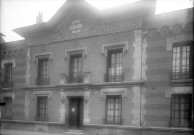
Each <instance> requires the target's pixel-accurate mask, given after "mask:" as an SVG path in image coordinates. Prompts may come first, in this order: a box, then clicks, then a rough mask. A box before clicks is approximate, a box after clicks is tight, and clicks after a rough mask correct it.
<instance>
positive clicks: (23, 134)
mask: <svg viewBox="0 0 194 135" xmlns="http://www.w3.org/2000/svg"><path fill="white" fill-rule="evenodd" d="M0 135H83V133H79V132H74V131H69V132H64V133H61V134H60V133H42V132H33V131H21V130H6V129H0Z"/></svg>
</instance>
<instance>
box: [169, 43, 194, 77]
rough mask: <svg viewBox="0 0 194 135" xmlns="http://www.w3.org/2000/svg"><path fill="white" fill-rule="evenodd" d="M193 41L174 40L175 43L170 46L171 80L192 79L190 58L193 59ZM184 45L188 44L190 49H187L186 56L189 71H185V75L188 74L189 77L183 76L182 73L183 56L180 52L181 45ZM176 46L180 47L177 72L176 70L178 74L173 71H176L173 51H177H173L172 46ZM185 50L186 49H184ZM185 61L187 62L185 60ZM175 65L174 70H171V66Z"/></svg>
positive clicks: (181, 49) (181, 51)
mask: <svg viewBox="0 0 194 135" xmlns="http://www.w3.org/2000/svg"><path fill="white" fill-rule="evenodd" d="M192 44H193V41H184V42H176V43H174V44H173V47H172V70H171V74H172V76H171V78H172V80H187V79H193V77H192V76H193V61H192V59H193V45H192ZM185 46H189V48H190V51H189V57H188V59H187V58H186V60H188V61H189V69H188V70H189V71H188V73H186V75H185V76H189V77H184V74H183V71H182V67H183V64H182V63H183V62H182V61H183V56H182V54H183V47H185ZM177 47H180V53H179V55H180V56H179V57H180V58H179V63H180V64H179V72H178V75H176V72H175V73H174V71H176V64H175V66H174V64H173V63H174V55H175V53H177V52H173V50H174V48H177ZM186 52H187V51H186ZM186 55H187V53H186ZM176 62H177V60H175V63H176ZM186 63H187V62H186ZM174 67H175V70H173V68H174ZM176 76H178V77H177V78H176Z"/></svg>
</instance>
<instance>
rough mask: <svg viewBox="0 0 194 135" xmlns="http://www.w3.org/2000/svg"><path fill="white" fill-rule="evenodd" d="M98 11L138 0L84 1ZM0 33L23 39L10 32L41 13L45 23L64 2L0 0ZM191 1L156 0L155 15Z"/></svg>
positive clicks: (185, 6) (30, 22)
mask: <svg viewBox="0 0 194 135" xmlns="http://www.w3.org/2000/svg"><path fill="white" fill-rule="evenodd" d="M86 1H87V2H88V3H90V4H91V5H93V6H94V7H96V8H97V9H99V10H102V11H103V10H105V9H107V8H111V7H115V6H120V5H123V4H130V2H135V1H138V0H86ZM0 2H1V5H0V6H1V7H0V32H1V33H3V34H4V35H6V37H4V40H5V41H6V42H11V41H16V40H21V39H23V38H22V37H20V36H19V35H18V34H16V33H15V32H13V31H12V30H13V29H15V28H19V27H23V26H28V25H32V24H35V23H36V16H37V14H38V12H42V13H43V21H44V22H47V21H49V19H50V18H51V17H52V16H53V15H54V14H55V13H56V12H57V10H58V9H59V8H60V7H61V6H62V5H63V4H64V3H65V2H66V0H0ZM192 6H193V0H157V4H156V14H161V13H166V12H170V11H174V10H179V9H184V8H190V7H192Z"/></svg>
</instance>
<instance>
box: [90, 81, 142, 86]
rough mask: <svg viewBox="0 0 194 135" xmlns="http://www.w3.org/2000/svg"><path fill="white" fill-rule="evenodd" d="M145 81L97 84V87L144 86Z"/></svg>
mask: <svg viewBox="0 0 194 135" xmlns="http://www.w3.org/2000/svg"><path fill="white" fill-rule="evenodd" d="M144 83H145V82H144V81H123V82H103V83H95V84H93V85H96V86H117V85H132V86H133V85H140V86H141V85H144Z"/></svg>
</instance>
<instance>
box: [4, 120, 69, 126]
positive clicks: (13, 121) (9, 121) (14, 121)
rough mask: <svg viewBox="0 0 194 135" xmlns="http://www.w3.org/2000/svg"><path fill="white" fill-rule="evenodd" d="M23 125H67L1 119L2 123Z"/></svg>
mask: <svg viewBox="0 0 194 135" xmlns="http://www.w3.org/2000/svg"><path fill="white" fill-rule="evenodd" d="M3 122H7V123H23V124H42V125H64V124H65V123H61V122H46V121H27V120H8V119H1V123H3Z"/></svg>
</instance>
